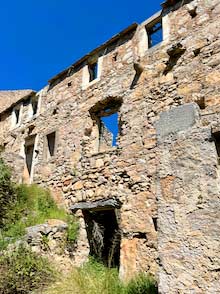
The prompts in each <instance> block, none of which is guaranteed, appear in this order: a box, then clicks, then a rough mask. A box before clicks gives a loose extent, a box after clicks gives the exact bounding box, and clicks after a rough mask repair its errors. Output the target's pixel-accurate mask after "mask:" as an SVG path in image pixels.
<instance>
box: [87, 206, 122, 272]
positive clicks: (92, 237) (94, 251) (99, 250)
mask: <svg viewBox="0 0 220 294" xmlns="http://www.w3.org/2000/svg"><path fill="white" fill-rule="evenodd" d="M116 211H117V210H114V209H109V210H101V211H91V210H84V211H83V214H84V219H85V223H86V231H87V236H88V241H89V245H90V255H91V256H93V257H94V258H96V259H97V260H98V261H101V262H103V263H104V264H105V265H106V266H108V267H119V265H120V243H121V232H120V229H119V224H118V220H117V212H116Z"/></svg>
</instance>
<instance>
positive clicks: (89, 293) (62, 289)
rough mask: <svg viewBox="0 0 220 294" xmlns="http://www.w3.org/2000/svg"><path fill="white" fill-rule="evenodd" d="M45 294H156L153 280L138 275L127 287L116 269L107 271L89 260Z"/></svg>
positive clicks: (107, 269)
mask: <svg viewBox="0 0 220 294" xmlns="http://www.w3.org/2000/svg"><path fill="white" fill-rule="evenodd" d="M44 293H45V294H60V293H62V294H71V293H76V294H94V293H95V294H156V293H157V287H156V284H155V281H154V280H153V278H151V277H149V276H146V275H144V274H140V275H138V276H137V277H136V278H135V279H134V280H132V281H131V282H130V283H128V284H127V285H125V284H123V283H122V282H121V281H120V280H119V277H118V271H117V269H109V268H106V267H105V266H104V265H102V264H100V263H97V262H95V261H94V260H90V261H89V262H88V263H86V264H85V265H84V266H83V267H82V268H79V269H76V268H74V269H73V270H72V272H71V273H70V274H69V275H68V276H67V277H63V276H61V277H60V279H59V281H58V282H57V283H55V284H53V285H52V286H51V287H49V288H48V289H47V291H46V290H45V291H44Z"/></svg>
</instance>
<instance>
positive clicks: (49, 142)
mask: <svg viewBox="0 0 220 294" xmlns="http://www.w3.org/2000/svg"><path fill="white" fill-rule="evenodd" d="M45 145H46V146H45V157H46V160H49V159H50V158H51V157H53V156H54V155H55V152H56V132H52V133H50V134H48V135H46V137H45Z"/></svg>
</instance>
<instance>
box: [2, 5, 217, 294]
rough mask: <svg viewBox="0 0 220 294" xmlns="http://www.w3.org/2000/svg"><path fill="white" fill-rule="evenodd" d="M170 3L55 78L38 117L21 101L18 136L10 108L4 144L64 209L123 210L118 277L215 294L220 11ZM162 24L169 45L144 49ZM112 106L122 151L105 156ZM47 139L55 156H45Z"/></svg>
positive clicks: (81, 253)
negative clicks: (103, 115) (153, 279)
mask: <svg viewBox="0 0 220 294" xmlns="http://www.w3.org/2000/svg"><path fill="white" fill-rule="evenodd" d="M167 2H168V1H167ZM171 2H172V3H173V5H170V6H168V7H166V8H164V9H163V11H162V14H160V13H159V14H156V15H155V16H153V17H152V18H151V19H150V20H146V21H145V22H143V23H142V24H141V25H139V26H137V25H135V24H134V25H132V26H130V27H129V28H128V29H126V30H124V31H123V32H121V33H120V34H119V35H117V36H115V37H113V39H112V40H110V41H108V42H107V43H106V44H104V45H102V46H101V47H99V48H97V49H96V50H94V51H93V52H92V53H91V54H89V55H87V56H86V57H84V58H82V59H81V60H80V61H78V62H76V63H75V64H74V65H73V66H71V67H69V68H68V69H67V70H65V71H64V72H63V73H61V74H59V75H57V76H56V77H54V78H53V79H51V80H50V82H49V85H48V86H47V87H45V88H44V89H42V90H41V91H40V92H39V93H37V94H36V95H37V96H38V97H39V105H38V108H39V110H38V112H37V114H36V115H34V116H31V115H30V105H29V104H28V102H26V103H23V104H22V107H23V109H22V113H23V115H22V120H21V123H20V124H19V125H17V126H16V127H13V128H12V126H11V120H12V117H11V116H12V114H13V111H12V109H10V108H9V109H8V110H7V111H5V112H4V116H3V115H2V116H1V117H2V120H1V122H0V125H1V145H2V146H3V147H4V150H5V151H4V157H5V158H6V159H7V158H10V160H9V162H11V163H12V162H13V160H12V159H11V158H12V155H13V156H14V160H15V162H16V166H14V167H15V174H16V177H17V178H19V180H20V181H21V180H22V179H23V181H29V182H32V181H34V182H36V183H39V184H41V185H44V186H48V187H49V188H50V189H51V191H52V192H53V195H54V197H55V199H56V200H57V201H58V202H59V203H61V204H62V205H64V204H65V206H66V207H67V209H70V207H72V206H73V205H75V204H80V203H81V202H83V203H95V202H96V201H99V200H103V201H104V200H108V199H116V200H117V201H119V202H120V208H119V214H118V216H117V217H118V222H119V226H120V230H121V250H120V276H121V278H122V279H129V278H130V277H131V276H133V275H134V274H135V273H136V272H137V271H141V270H143V271H146V272H149V273H153V274H157V276H158V280H159V291H160V292H161V293H218V292H219V286H218V285H217V281H218V279H219V277H218V275H219V263H218V262H219V261H218V260H217V256H218V255H219V240H218V238H217V233H219V227H218V225H219V224H218V223H217V220H218V219H217V214H218V211H219V202H218V201H219V199H218V197H219V172H218V168H217V165H218V161H217V153H216V149H215V144H214V142H213V140H212V132H214V130H218V131H219V130H220V127H219V126H220V121H219V120H220V119H219V111H220V108H219V105H220V104H219V91H220V75H219V70H220V39H219V36H220V23H219V13H220V2H219V0H212V1H211V0H198V1H197V0H194V1H185V2H184V1H170V3H171ZM174 3H176V4H174ZM160 15H161V16H162V24H163V32H164V40H163V41H162V42H161V43H159V44H157V45H156V46H154V47H152V48H148V42H147V34H146V26H147V27H148V26H149V25H150V24H151V23H152V21H155V19H157V18H158V17H160ZM97 58H98V63H99V65H98V71H99V73H98V76H97V78H96V79H95V80H93V81H92V82H90V83H89V82H88V65H89V64H91V63H92V62H94V61H96V60H97ZM191 103H193V104H191ZM185 104H186V105H185ZM109 106H110V108H111V109H113V111H114V107H115V110H116V109H117V112H118V116H119V122H118V123H119V130H120V131H119V136H118V140H117V146H115V147H111V148H109V146H107V148H106V150H105V148H103V149H102V150H99V128H98V122H99V114H98V113H100V112H106V108H108V107H109ZM181 107H183V108H181ZM170 109H174V110H175V109H176V111H177V112H175V111H174V112H173V110H171V112H169V111H170ZM52 132H56V138H55V146H54V151H55V152H54V154H53V155H52V156H49V157H48V155H47V154H48V150H47V148H48V144H47V135H48V134H50V133H52ZM30 137H31V138H32V139H33V138H35V141H34V154H33V163H32V171H31V174H30V175H29V176H27V169H26V166H25V142H26V140H27V138H30ZM17 157H19V159H18V158H17ZM22 158H23V163H22V160H21V159H22ZM12 165H13V164H12ZM21 170H23V172H22V173H21ZM80 205H81V204H80ZM96 209H99V207H96ZM106 209H107V208H106ZM76 214H77V215H78V217H79V219H80V224H81V229H80V233H79V239H78V252H76V253H75V259H76V263H78V264H80V263H81V262H83V261H85V260H86V258H87V256H88V254H89V243H88V239H87V233H86V224H85V221H84V214H83V209H82V210H80V209H79V210H78V211H77V212H76ZM211 224H212V227H211ZM190 263H191V265H190Z"/></svg>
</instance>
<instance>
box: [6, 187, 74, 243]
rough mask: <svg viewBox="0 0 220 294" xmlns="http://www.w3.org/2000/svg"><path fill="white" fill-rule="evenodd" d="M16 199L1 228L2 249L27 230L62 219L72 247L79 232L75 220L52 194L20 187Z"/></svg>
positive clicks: (41, 189) (39, 188)
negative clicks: (66, 224) (49, 221)
mask: <svg viewBox="0 0 220 294" xmlns="http://www.w3.org/2000/svg"><path fill="white" fill-rule="evenodd" d="M14 191H15V195H16V196H15V199H16V201H14V203H13V205H11V206H10V209H9V207H8V210H7V220H6V219H5V221H4V226H2V228H0V249H4V248H6V247H7V245H8V243H12V242H14V241H15V240H17V239H19V238H21V237H22V236H24V235H25V228H27V227H30V226H35V225H37V224H43V223H45V222H46V221H47V220H48V219H60V220H63V221H65V222H67V223H68V232H67V235H68V237H67V242H68V245H70V246H71V245H72V244H73V243H74V242H75V240H76V238H77V232H78V224H77V222H76V220H75V218H74V217H73V216H71V215H68V213H67V212H66V211H65V210H64V209H62V208H59V207H58V206H57V205H56V203H55V201H54V200H53V198H52V197H51V195H50V192H49V191H48V190H46V189H43V188H42V187H40V186H38V185H30V186H27V185H24V184H22V185H18V186H17V187H16V188H14Z"/></svg>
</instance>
